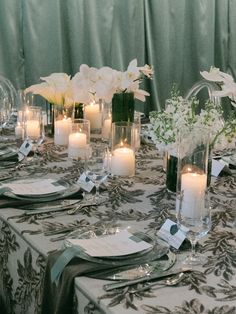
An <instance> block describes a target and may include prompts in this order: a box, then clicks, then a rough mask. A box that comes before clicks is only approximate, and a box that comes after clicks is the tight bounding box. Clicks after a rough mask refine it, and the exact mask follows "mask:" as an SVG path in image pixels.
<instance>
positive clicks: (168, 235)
mask: <svg viewBox="0 0 236 314" xmlns="http://www.w3.org/2000/svg"><path fill="white" fill-rule="evenodd" d="M157 234H158V236H159V237H160V238H162V239H163V240H165V241H166V242H168V244H169V245H170V246H173V247H174V248H175V249H178V248H179V247H180V246H181V244H182V243H183V241H184V240H185V235H184V233H183V232H182V231H181V230H179V229H178V227H177V225H176V223H175V222H173V221H172V220H170V219H167V220H166V221H165V223H164V224H163V225H162V227H161V229H160V230H159V231H158V233H157Z"/></svg>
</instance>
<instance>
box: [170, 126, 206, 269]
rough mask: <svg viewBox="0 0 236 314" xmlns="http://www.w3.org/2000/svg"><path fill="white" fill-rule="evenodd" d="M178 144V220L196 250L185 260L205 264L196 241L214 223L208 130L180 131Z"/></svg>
mask: <svg viewBox="0 0 236 314" xmlns="http://www.w3.org/2000/svg"><path fill="white" fill-rule="evenodd" d="M177 147H178V148H177V150H178V172H177V190H176V210H177V221H178V226H179V228H180V229H181V230H182V231H183V232H184V233H185V234H186V237H187V238H188V239H189V240H190V242H191V244H192V253H191V254H190V256H189V257H188V258H187V260H185V264H191V265H195V264H201V263H202V262H203V260H204V257H202V256H201V255H200V254H197V253H196V252H195V245H196V243H197V241H198V240H199V239H200V238H202V237H203V236H204V235H206V234H207V232H208V231H209V230H210V227H211V217H210V203H209V196H208V189H207V173H208V154H209V132H208V130H207V129H205V130H204V129H201V130H199V129H194V130H191V131H190V132H188V133H187V132H180V133H179V138H178V142H177Z"/></svg>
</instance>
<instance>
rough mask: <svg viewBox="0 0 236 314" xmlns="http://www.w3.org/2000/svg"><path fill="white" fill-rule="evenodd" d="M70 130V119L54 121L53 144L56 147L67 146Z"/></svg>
mask: <svg viewBox="0 0 236 314" xmlns="http://www.w3.org/2000/svg"><path fill="white" fill-rule="evenodd" d="M71 129H72V121H71V119H70V118H68V119H67V118H64V119H63V120H58V121H55V131H54V143H55V144H56V145H65V146H66V145H68V142H69V134H70V133H71Z"/></svg>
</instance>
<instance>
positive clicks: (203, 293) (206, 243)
mask: <svg viewBox="0 0 236 314" xmlns="http://www.w3.org/2000/svg"><path fill="white" fill-rule="evenodd" d="M92 145H93V146H101V145H103V144H102V143H100V141H99V140H98V141H95V142H93V144H92ZM82 167H83V163H81V162H80V161H71V160H69V159H68V158H67V155H66V153H65V152H64V151H63V149H62V148H60V147H55V146H54V145H53V144H51V143H50V142H49V143H46V144H44V145H43V147H42V148H41V156H40V158H39V159H38V160H37V163H36V164H32V165H30V166H28V165H24V162H23V163H22V164H21V165H20V166H19V167H17V168H16V169H14V170H9V171H8V173H9V172H11V175H12V176H14V177H15V178H17V177H19V176H22V177H25V176H30V177H33V176H36V175H37V176H44V177H56V178H57V177H63V178H65V179H66V180H69V181H70V182H76V180H77V179H78V177H79V175H80V174H81V172H82ZM1 175H2V178H3V177H4V175H3V171H1V172H0V179H1ZM102 195H104V196H109V201H107V202H106V203H104V204H102V205H100V206H89V207H84V208H82V209H81V210H80V211H79V212H78V213H76V215H73V216H71V215H68V214H67V213H66V212H58V213H52V214H48V213H45V214H35V215H30V216H26V215H24V212H23V211H22V210H20V209H17V208H1V209H0V228H1V232H0V252H1V253H0V292H1V302H0V304H1V303H4V305H5V311H6V313H24V314H25V313H30V314H31V313H35V314H37V313H40V312H41V310H40V305H41V296H42V282H43V276H44V270H45V265H46V258H47V255H48V254H50V252H53V251H55V250H57V249H58V248H61V245H62V241H63V239H64V238H65V236H66V235H67V234H68V232H70V231H72V230H75V229H77V228H80V229H84V230H86V229H87V228H89V227H90V226H91V225H92V224H94V223H96V224H98V225H99V223H101V224H103V223H104V222H108V223H110V222H114V221H116V222H117V221H119V222H120V223H122V225H124V226H134V227H135V228H138V230H143V231H145V232H147V233H149V234H152V235H154V234H156V232H157V231H158V230H159V229H160V227H161V226H162V224H163V223H164V222H165V220H166V219H167V218H170V219H172V220H175V196H174V194H173V193H169V192H168V191H167V190H166V188H165V172H164V171H163V167H162V156H160V155H158V152H157V151H156V149H155V148H154V147H153V146H152V145H148V144H145V145H142V146H141V148H140V149H139V151H138V152H137V155H136V175H135V177H133V178H109V180H108V181H107V182H106V184H105V185H104V186H103V187H102ZM211 201H212V221H213V226H212V230H211V231H210V232H209V234H208V235H207V236H206V237H205V238H204V239H202V241H201V242H200V245H199V247H198V249H199V250H201V252H203V253H204V254H206V255H207V256H208V257H209V260H208V263H207V264H206V265H204V266H203V267H201V268H196V269H195V270H194V271H193V272H191V273H188V274H186V275H185V278H184V279H183V280H182V281H181V282H180V283H179V285H178V286H175V287H168V288H167V287H165V288H162V289H156V290H155V289H153V290H150V291H145V292H140V293H138V294H133V293H131V291H130V289H131V288H130V289H129V288H121V289H119V290H116V291H111V292H110V293H106V292H105V291H104V290H103V288H102V287H103V284H104V283H106V282H107V281H104V280H98V279H92V278H87V277H78V278H76V279H75V296H77V298H75V312H76V311H77V312H78V313H97V312H101V313H102V312H105V313H114V314H115V313H119V314H120V313H127V314H128V313H144V314H156V313H158V314H159V313H163V314H164V313H165V314H170V313H179V314H180V313H181V314H183V313H195V314H198V313H204V314H205V313H207V314H223V313H227V314H228V313H236V173H235V172H232V175H227V176H222V177H219V178H217V179H216V180H214V182H213V183H212V186H211ZM55 230H56V231H57V234H55V232H54V234H53V235H50V231H55ZM176 253H177V257H178V259H177V264H178V265H179V264H180V263H181V262H180V259H181V258H182V256H183V255H184V254H186V248H183V249H181V250H179V251H176ZM0 308H1V306H0ZM2 311H3V310H2V309H1V313H2ZM3 313H4V312H3ZM45 314H47V313H45Z"/></svg>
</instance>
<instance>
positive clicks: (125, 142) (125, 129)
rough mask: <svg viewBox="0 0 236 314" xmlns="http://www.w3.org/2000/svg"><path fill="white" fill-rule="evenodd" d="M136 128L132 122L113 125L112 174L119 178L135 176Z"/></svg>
mask: <svg viewBox="0 0 236 314" xmlns="http://www.w3.org/2000/svg"><path fill="white" fill-rule="evenodd" d="M134 132H135V128H134V123H132V122H114V123H112V152H111V173H112V174H114V175H118V176H128V177H131V176H134V174H135V135H134Z"/></svg>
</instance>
